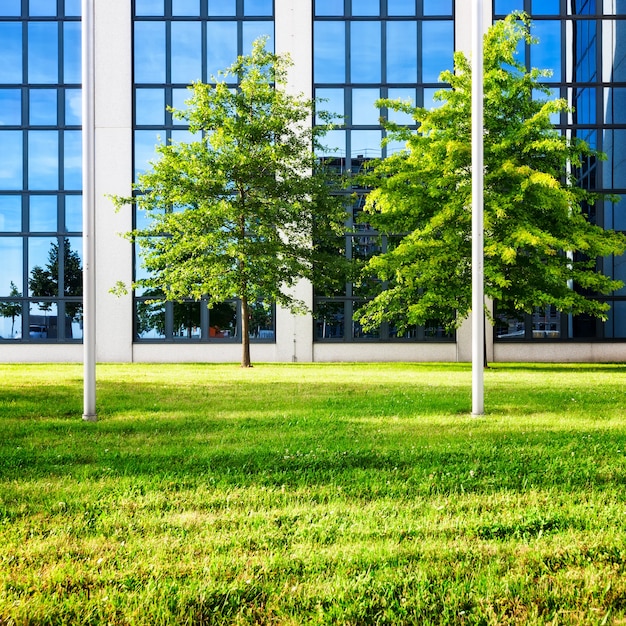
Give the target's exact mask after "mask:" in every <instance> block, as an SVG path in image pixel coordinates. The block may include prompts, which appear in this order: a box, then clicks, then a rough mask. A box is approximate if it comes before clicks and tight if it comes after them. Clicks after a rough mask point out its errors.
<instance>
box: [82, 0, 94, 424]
mask: <svg viewBox="0 0 626 626" xmlns="http://www.w3.org/2000/svg"><path fill="white" fill-rule="evenodd" d="M81 16H82V18H81V19H82V43H81V58H82V117H83V119H82V125H83V126H82V127H83V163H82V165H83V419H84V420H85V421H88V422H95V421H96V332H95V314H96V306H95V304H96V287H95V282H96V280H95V279H96V277H95V256H96V247H95V197H96V194H95V105H94V91H95V77H94V0H81Z"/></svg>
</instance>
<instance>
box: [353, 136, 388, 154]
mask: <svg viewBox="0 0 626 626" xmlns="http://www.w3.org/2000/svg"><path fill="white" fill-rule="evenodd" d="M351 138H352V149H351V153H350V154H351V155H352V157H353V158H355V157H356V158H365V159H376V158H379V157H380V156H381V147H380V142H381V140H382V134H381V131H379V130H353V131H352V133H351Z"/></svg>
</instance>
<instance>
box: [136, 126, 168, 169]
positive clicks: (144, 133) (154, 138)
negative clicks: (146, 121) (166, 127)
mask: <svg viewBox="0 0 626 626" xmlns="http://www.w3.org/2000/svg"><path fill="white" fill-rule="evenodd" d="M158 143H162V140H161V139H160V137H159V134H158V132H157V131H154V130H137V131H135V175H138V174H141V173H143V172H145V171H146V170H147V169H148V167H149V162H150V161H153V160H155V159H156V156H157V154H156V151H155V149H154V148H155V146H156V145H157V144H158Z"/></svg>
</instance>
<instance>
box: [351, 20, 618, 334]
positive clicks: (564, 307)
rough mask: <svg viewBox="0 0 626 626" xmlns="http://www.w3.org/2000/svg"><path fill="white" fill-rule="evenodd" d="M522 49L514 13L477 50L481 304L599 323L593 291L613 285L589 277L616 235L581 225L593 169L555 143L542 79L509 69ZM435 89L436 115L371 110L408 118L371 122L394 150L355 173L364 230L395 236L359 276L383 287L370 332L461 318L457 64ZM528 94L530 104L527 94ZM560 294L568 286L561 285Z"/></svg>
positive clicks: (467, 240)
mask: <svg viewBox="0 0 626 626" xmlns="http://www.w3.org/2000/svg"><path fill="white" fill-rule="evenodd" d="M525 43H531V44H532V43H534V40H533V38H532V37H531V35H530V23H529V20H528V19H527V17H526V16H525V15H520V14H517V15H511V16H509V17H508V18H507V19H505V20H503V21H500V22H498V23H496V24H495V25H493V26H492V27H491V28H490V29H489V31H488V33H487V34H486V36H485V46H484V98H485V107H484V128H485V134H484V160H485V174H484V176H485V178H484V185H485V195H484V229H485V247H484V258H485V261H484V269H485V294H486V295H487V296H488V297H489V298H492V299H493V300H495V301H497V303H498V309H499V311H504V312H507V313H513V312H516V311H524V312H526V313H531V312H532V311H533V310H534V309H535V307H546V306H549V305H553V306H554V307H555V308H556V309H557V310H559V311H566V312H569V313H573V314H582V313H586V314H590V315H593V316H598V317H600V318H604V317H605V315H606V311H607V309H608V304H606V303H603V302H599V301H598V300H595V299H594V298H593V297H589V295H588V294H606V293H609V292H611V291H612V290H614V289H616V288H618V287H619V286H620V285H621V283H619V282H618V281H614V280H611V279H610V278H608V277H606V276H603V275H602V274H601V273H599V272H598V271H596V261H597V257H603V256H606V255H610V254H621V253H622V252H623V251H624V248H625V239H624V237H623V236H622V235H621V234H618V233H615V232H613V231H607V230H603V229H601V228H599V227H597V226H595V225H594V224H592V223H591V222H590V221H589V220H588V219H587V217H586V214H585V210H586V207H587V206H588V205H589V204H592V203H593V202H594V201H595V200H596V199H597V198H596V197H595V196H594V194H592V193H591V192H589V191H586V190H584V189H582V188H581V187H580V186H578V185H577V176H576V174H577V172H579V171H580V168H581V166H582V164H583V161H584V160H587V161H589V160H592V159H599V158H602V155H600V154H598V153H596V152H594V151H593V150H591V149H590V148H589V147H588V146H587V145H585V144H584V143H583V142H582V141H580V140H577V139H575V138H568V137H566V136H563V135H562V134H561V133H560V132H559V131H558V130H556V129H555V128H554V126H553V124H552V122H551V116H552V115H553V114H558V113H561V112H563V111H566V110H567V103H566V102H565V101H564V100H554V99H552V100H551V99H550V97H549V96H550V91H549V89H547V88H545V87H543V86H542V85H541V82H540V81H541V80H542V79H544V78H545V77H546V76H547V75H548V73H547V72H546V71H540V70H537V69H532V70H531V71H527V70H526V68H525V67H524V66H523V65H522V64H520V63H519V62H518V60H517V54H516V53H517V51H518V49H519V47H520V45H524V44H525ZM441 80H442V81H444V82H446V83H448V84H449V85H450V87H449V88H448V89H442V90H440V91H439V92H438V93H437V96H436V97H437V99H438V100H439V101H440V102H441V106H440V107H439V108H435V109H433V110H429V111H427V110H425V109H423V108H414V107H412V106H410V105H409V104H407V103H401V102H398V101H393V102H392V101H388V100H384V101H381V102H380V103H379V104H381V105H382V106H385V107H388V108H390V109H393V110H400V111H404V112H406V113H410V114H411V115H412V116H413V118H414V119H415V121H416V124H417V126H418V129H417V131H416V132H414V131H410V130H407V129H406V128H401V127H398V126H397V125H394V124H391V123H389V122H387V123H385V126H386V128H387V129H388V131H389V134H390V136H391V137H392V138H394V139H402V140H405V141H406V142H407V144H406V150H404V151H401V152H399V153H396V154H395V155H392V156H391V157H389V158H388V159H386V160H384V161H379V162H377V163H376V164H375V165H374V166H373V168H372V170H371V172H370V173H369V174H368V175H367V176H366V178H365V183H366V184H367V185H368V186H370V187H371V188H373V191H372V192H371V193H370V195H369V197H368V199H367V203H366V207H365V212H366V215H365V216H364V219H366V220H367V221H368V222H369V223H370V224H371V225H373V226H374V227H375V228H377V229H378V230H379V231H380V232H382V233H396V234H401V235H403V236H402V237H400V238H399V240H398V243H397V245H396V246H395V247H393V249H391V250H389V251H387V252H386V253H385V254H381V255H378V256H376V257H374V258H372V259H371V260H370V261H369V263H368V264H367V266H366V268H365V272H366V275H372V274H374V275H375V276H377V277H378V278H379V279H380V280H382V281H384V282H385V283H386V284H387V287H388V288H387V289H386V290H384V291H382V292H381V293H379V294H378V295H376V296H375V297H374V298H373V299H372V300H370V301H369V302H368V304H367V305H366V306H365V307H364V308H362V309H361V310H360V320H361V322H362V324H363V325H364V326H366V327H373V326H376V325H378V324H380V323H381V322H382V321H385V320H393V322H394V323H395V324H396V325H398V326H399V327H400V328H401V329H402V328H405V327H406V326H407V325H409V324H416V323H417V324H425V323H427V322H429V321H431V320H438V321H439V322H440V323H442V324H443V325H444V326H445V327H446V328H448V329H452V328H454V327H456V326H457V325H458V324H459V323H460V322H461V321H462V320H463V319H464V318H465V317H466V316H467V315H468V313H469V311H470V309H471V193H472V180H471V106H472V102H471V66H470V62H469V61H468V59H467V58H466V57H465V56H464V55H463V54H460V53H457V54H456V55H455V57H454V72H449V71H448V72H444V73H442V75H441ZM538 95H539V96H540V97H539V98H538V97H537V96H538ZM572 285H574V287H575V288H572Z"/></svg>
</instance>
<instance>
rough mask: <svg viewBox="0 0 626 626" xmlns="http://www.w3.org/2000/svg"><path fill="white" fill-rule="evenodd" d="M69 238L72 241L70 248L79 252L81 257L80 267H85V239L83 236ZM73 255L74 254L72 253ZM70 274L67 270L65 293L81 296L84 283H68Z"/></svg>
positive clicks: (75, 252) (76, 252) (74, 251)
mask: <svg viewBox="0 0 626 626" xmlns="http://www.w3.org/2000/svg"><path fill="white" fill-rule="evenodd" d="M67 240H68V241H69V242H70V250H71V252H72V253H74V254H78V258H79V259H80V267H81V269H82V267H83V239H82V237H68V238H67ZM72 256H73V255H72ZM67 279H68V275H67V272H66V274H65V285H64V286H65V289H64V291H65V295H67V296H80V295H82V293H81V292H82V285H80V284H78V285H72V284H68V280H67Z"/></svg>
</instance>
